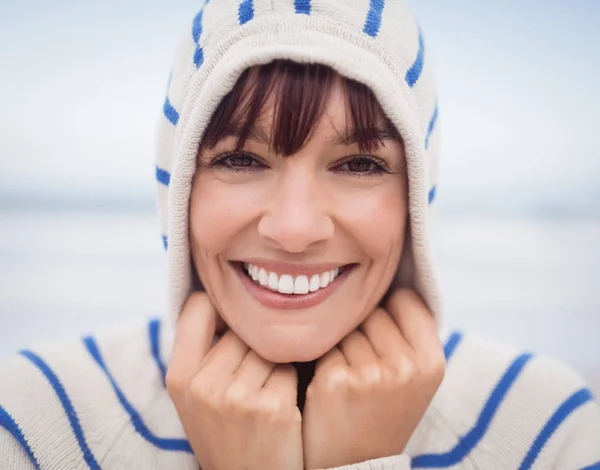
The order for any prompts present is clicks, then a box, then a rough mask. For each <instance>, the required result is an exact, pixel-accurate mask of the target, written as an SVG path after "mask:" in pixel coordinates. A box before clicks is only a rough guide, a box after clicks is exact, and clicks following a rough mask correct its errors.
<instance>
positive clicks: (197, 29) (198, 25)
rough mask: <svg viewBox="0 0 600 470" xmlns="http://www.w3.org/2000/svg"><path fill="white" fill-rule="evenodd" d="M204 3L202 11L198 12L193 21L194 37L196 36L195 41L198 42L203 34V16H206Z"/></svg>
mask: <svg viewBox="0 0 600 470" xmlns="http://www.w3.org/2000/svg"><path fill="white" fill-rule="evenodd" d="M205 6H206V5H204V6H203V7H202V8H201V9H200V11H199V12H198V13H197V14H196V17H195V18H194V22H193V23H192V37H193V38H194V42H195V43H196V44H198V41H200V35H201V34H202V17H203V16H204V7H205Z"/></svg>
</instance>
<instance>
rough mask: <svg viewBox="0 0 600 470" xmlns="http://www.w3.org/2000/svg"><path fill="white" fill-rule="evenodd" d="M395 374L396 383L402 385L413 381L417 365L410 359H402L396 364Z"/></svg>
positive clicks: (415, 376)
mask: <svg viewBox="0 0 600 470" xmlns="http://www.w3.org/2000/svg"><path fill="white" fill-rule="evenodd" d="M395 372H396V374H395V376H396V380H397V381H398V383H400V384H402V385H406V384H409V383H411V382H413V381H414V380H415V379H416V378H417V375H418V369H417V365H416V364H415V363H414V362H413V361H412V360H408V359H407V360H404V361H402V362H400V363H397V364H396V367H395Z"/></svg>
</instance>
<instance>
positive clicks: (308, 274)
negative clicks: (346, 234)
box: [231, 262, 357, 310]
mask: <svg viewBox="0 0 600 470" xmlns="http://www.w3.org/2000/svg"><path fill="white" fill-rule="evenodd" d="M231 264H232V266H233V268H234V269H235V271H236V272H237V273H238V276H239V278H240V280H241V281H242V284H243V285H244V287H245V288H246V291H247V292H248V293H249V294H250V295H251V296H252V297H253V298H254V299H255V300H257V301H258V302H260V303H261V304H262V305H264V306H265V307H270V308H275V309H282V310H292V309H304V308H310V307H313V306H315V305H318V304H320V303H321V302H323V301H324V300H325V299H327V298H328V297H329V296H330V295H332V294H333V293H334V292H335V291H336V290H337V288H338V287H339V286H340V285H341V284H342V283H343V282H344V280H345V279H347V277H348V276H349V274H350V272H351V271H352V270H353V268H354V267H356V266H357V265H356V264H348V265H339V266H335V265H331V264H329V265H320V266H317V265H315V266H313V267H310V266H302V265H300V266H299V265H286V264H282V263H271V262H232V263H231Z"/></svg>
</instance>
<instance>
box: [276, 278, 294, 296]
mask: <svg viewBox="0 0 600 470" xmlns="http://www.w3.org/2000/svg"><path fill="white" fill-rule="evenodd" d="M277 290H278V291H279V292H280V293H282V294H293V293H294V278H293V277H292V276H290V275H289V274H284V275H283V276H281V279H279V287H278V288H277Z"/></svg>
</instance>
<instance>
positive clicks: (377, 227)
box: [336, 182, 407, 264]
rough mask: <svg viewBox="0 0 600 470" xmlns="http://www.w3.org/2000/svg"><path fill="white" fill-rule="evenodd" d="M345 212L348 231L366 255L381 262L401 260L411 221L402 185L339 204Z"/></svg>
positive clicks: (377, 189)
mask: <svg viewBox="0 0 600 470" xmlns="http://www.w3.org/2000/svg"><path fill="white" fill-rule="evenodd" d="M336 205H337V207H339V208H342V207H343V212H344V215H341V216H340V220H344V221H345V223H344V224H345V225H346V230H347V231H348V232H349V233H350V235H351V236H352V238H353V239H354V240H356V241H357V243H358V244H359V245H360V248H361V249H362V250H363V251H364V252H365V254H366V255H367V256H368V257H369V258H371V259H372V261H374V262H377V261H381V260H382V259H385V261H391V260H389V257H390V255H392V254H396V253H397V256H398V259H396V260H395V262H396V264H397V262H398V261H399V256H400V253H401V251H402V246H403V244H404V233H405V229H406V221H407V203H406V198H405V196H404V191H403V188H402V185H401V184H398V182H392V184H387V185H382V186H381V187H375V188H369V189H367V190H365V191H361V192H358V193H356V194H353V195H352V196H349V195H345V197H344V198H343V199H340V200H338V201H337V204H336Z"/></svg>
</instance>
